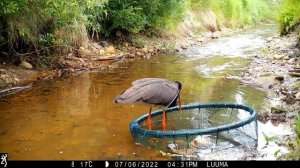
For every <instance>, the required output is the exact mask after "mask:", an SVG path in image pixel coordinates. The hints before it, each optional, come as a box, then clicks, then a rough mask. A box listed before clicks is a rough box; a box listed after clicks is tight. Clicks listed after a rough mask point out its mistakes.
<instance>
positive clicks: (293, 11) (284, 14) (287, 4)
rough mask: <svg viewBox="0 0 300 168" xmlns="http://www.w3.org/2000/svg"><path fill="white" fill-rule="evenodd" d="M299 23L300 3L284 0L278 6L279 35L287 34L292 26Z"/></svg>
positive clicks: (295, 0) (296, 0)
mask: <svg viewBox="0 0 300 168" xmlns="http://www.w3.org/2000/svg"><path fill="white" fill-rule="evenodd" d="M299 23H300V1H299V0H285V1H284V2H283V3H282V4H281V5H280V6H279V25H280V33H281V34H282V35H285V34H287V33H288V32H289V31H291V30H292V29H293V27H294V26H296V25H297V24H299Z"/></svg>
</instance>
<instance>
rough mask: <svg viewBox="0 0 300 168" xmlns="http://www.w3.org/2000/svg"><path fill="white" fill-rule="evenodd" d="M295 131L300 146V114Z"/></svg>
mask: <svg viewBox="0 0 300 168" xmlns="http://www.w3.org/2000/svg"><path fill="white" fill-rule="evenodd" d="M295 132H296V135H297V143H298V145H299V146H300V115H298V116H297V121H296V127H295Z"/></svg>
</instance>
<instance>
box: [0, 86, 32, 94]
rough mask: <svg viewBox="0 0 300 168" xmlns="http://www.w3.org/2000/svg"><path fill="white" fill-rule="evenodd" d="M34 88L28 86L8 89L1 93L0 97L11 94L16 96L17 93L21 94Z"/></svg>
mask: <svg viewBox="0 0 300 168" xmlns="http://www.w3.org/2000/svg"><path fill="white" fill-rule="evenodd" d="M31 86H32V84H30V85H27V86H18V87H12V88H8V89H4V90H1V91H0V97H4V96H7V95H10V94H14V93H16V92H20V91H22V90H24V89H27V88H30V87H31Z"/></svg>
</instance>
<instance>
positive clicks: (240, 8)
mask: <svg viewBox="0 0 300 168" xmlns="http://www.w3.org/2000/svg"><path fill="white" fill-rule="evenodd" d="M190 5H191V9H192V10H194V11H197V10H207V9H210V10H212V11H213V12H214V13H215V14H216V16H217V22H218V24H219V26H226V27H231V28H233V27H243V26H245V25H251V24H255V23H258V22H270V21H274V20H275V19H276V13H275V12H276V10H274V9H275V8H276V3H273V2H272V1H269V0H190Z"/></svg>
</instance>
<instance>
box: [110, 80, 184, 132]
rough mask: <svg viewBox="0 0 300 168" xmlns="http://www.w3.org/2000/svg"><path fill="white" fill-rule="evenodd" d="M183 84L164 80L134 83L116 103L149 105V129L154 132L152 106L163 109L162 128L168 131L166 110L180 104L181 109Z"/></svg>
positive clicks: (137, 81) (117, 98) (116, 98)
mask: <svg viewBox="0 0 300 168" xmlns="http://www.w3.org/2000/svg"><path fill="white" fill-rule="evenodd" d="M181 87H182V85H181V83H180V82H178V81H175V82H172V81H169V80H167V79H162V78H143V79H139V80H136V81H133V82H132V85H131V87H130V88H128V89H127V90H125V91H124V92H123V93H121V94H120V95H119V96H117V97H115V98H114V101H113V102H114V103H123V104H132V103H135V102H143V103H145V104H149V105H151V106H150V110H149V115H148V120H147V124H148V128H149V130H152V120H151V111H152V106H159V107H163V117H162V128H163V130H164V131H165V130H166V109H167V108H169V107H174V106H176V105H177V103H178V102H179V109H180V111H182V109H181V98H180V91H181Z"/></svg>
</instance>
